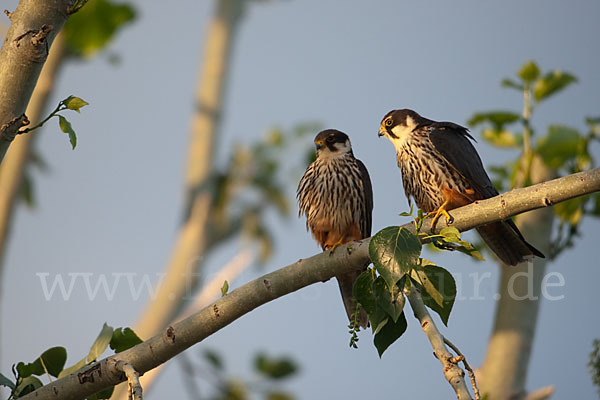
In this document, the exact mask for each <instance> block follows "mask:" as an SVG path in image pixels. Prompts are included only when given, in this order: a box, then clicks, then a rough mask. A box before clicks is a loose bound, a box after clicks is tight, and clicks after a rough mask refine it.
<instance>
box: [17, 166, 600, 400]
mask: <svg viewBox="0 0 600 400" xmlns="http://www.w3.org/2000/svg"><path fill="white" fill-rule="evenodd" d="M599 190H600V169H594V170H591V171H587V172H581V173H578V174H573V175H569V176H567V177H564V178H559V179H555V180H552V181H549V182H545V183H542V184H539V185H535V186H531V187H528V188H524V189H518V190H513V191H511V192H508V193H505V194H503V195H500V196H496V197H494V198H492V199H488V200H483V201H479V202H477V203H476V204H470V205H468V206H465V207H462V208H459V209H456V210H453V211H452V215H453V216H454V220H455V222H454V223H453V226H454V227H456V228H457V229H459V230H461V231H464V230H468V229H472V228H474V227H476V226H479V225H483V224H487V223H490V222H494V221H498V220H500V219H504V218H508V217H510V216H512V215H515V214H518V213H522V212H525V211H529V210H534V209H537V208H542V207H547V206H550V205H552V204H556V203H558V202H561V201H565V200H568V199H571V198H574V197H577V196H582V195H586V194H589V193H593V192H596V191H599ZM423 225H424V226H423V227H422V231H423V232H428V231H430V226H429V220H427V221H425V223H424V224H423ZM404 227H405V228H407V229H411V230H414V226H413V224H412V223H410V224H406V225H404ZM369 240H370V239H364V240H362V241H360V242H356V243H352V244H350V245H347V246H340V248H339V249H336V251H335V252H334V254H332V255H330V254H328V253H327V254H326V253H321V254H317V255H315V256H312V257H310V258H307V259H304V260H299V261H297V262H295V263H294V264H291V265H288V266H287V267H284V268H282V269H280V270H277V271H275V272H272V273H270V274H267V275H264V276H262V277H260V278H258V279H255V280H253V281H251V282H249V283H247V284H245V285H243V286H241V287H239V288H238V289H236V290H234V291H232V292H231V293H229V294H228V295H226V296H224V297H222V298H220V299H219V300H217V301H215V302H214V303H212V304H211V305H209V306H208V307H206V308H204V309H203V310H201V311H199V312H197V313H196V314H194V315H192V316H190V317H189V318H186V319H184V320H183V321H180V322H178V323H176V324H173V325H172V326H170V327H168V328H167V329H165V330H164V331H163V332H161V333H159V334H158V335H156V336H154V337H152V338H150V339H149V340H146V341H145V342H143V343H140V344H139V345H137V346H135V347H133V348H131V349H129V350H125V351H123V352H121V353H118V354H116V355H113V356H111V357H107V358H105V359H103V360H101V361H99V362H97V363H95V364H94V365H92V366H87V367H84V368H82V369H80V370H79V371H77V372H75V373H73V374H70V375H68V376H65V377H63V378H61V379H59V380H57V381H54V382H51V383H49V384H47V385H45V386H43V387H41V388H39V389H38V390H36V391H35V392H33V393H30V394H28V395H27V396H25V397H23V399H33V398H35V399H37V400H42V399H55V398H57V397H58V396H60V398H61V399H81V398H85V397H87V396H89V395H91V394H93V393H96V392H98V391H100V390H102V389H104V388H107V387H109V386H112V385H115V384H117V383H119V382H121V381H122V380H123V379H124V378H123V376H122V373H120V372H119V371H117V370H115V368H114V366H113V365H114V363H115V360H122V361H125V362H127V363H129V364H131V365H132V366H133V368H135V370H136V371H138V372H139V373H141V374H142V373H144V372H146V371H149V370H151V369H153V368H156V367H157V366H158V365H160V364H162V363H164V362H166V361H167V360H169V359H170V358H172V357H174V356H175V355H177V354H179V353H181V352H182V351H184V350H186V349H187V348H189V347H190V346H192V345H194V344H196V343H198V342H200V341H202V340H204V339H205V338H207V337H208V336H210V335H212V334H214V333H215V332H217V331H219V330H220V329H222V328H223V327H225V326H227V325H229V324H230V323H232V322H233V321H235V320H236V319H238V318H240V317H241V316H243V315H245V314H247V313H249V312H250V311H252V310H254V309H255V308H257V307H259V306H261V305H263V304H265V303H268V302H269V301H272V300H275V299H276V298H278V297H281V296H284V295H286V294H289V293H292V292H294V291H296V290H299V289H301V288H303V287H305V286H308V285H312V284H313V283H318V282H322V281H326V280H328V279H331V278H332V277H333V276H336V275H340V274H343V273H346V272H349V271H352V270H353V269H355V268H356V266H357V265H364V264H365V263H366V262H367V261H368V260H369V256H368V248H369Z"/></svg>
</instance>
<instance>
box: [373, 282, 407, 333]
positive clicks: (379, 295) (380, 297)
mask: <svg viewBox="0 0 600 400" xmlns="http://www.w3.org/2000/svg"><path fill="white" fill-rule="evenodd" d="M399 286H400V287H402V286H403V283H402V281H401V283H400V285H394V286H393V287H392V290H390V289H389V287H388V285H387V284H386V283H385V280H383V278H382V277H378V278H377V279H376V280H375V282H374V286H373V289H374V292H375V298H376V299H377V304H378V305H379V306H380V307H381V308H382V309H383V310H384V311H385V312H386V313H387V315H389V316H390V317H392V321H394V323H396V322H398V318H399V317H400V314H402V309H403V308H404V303H405V299H404V295H403V294H402V291H401V290H400V287H399Z"/></svg>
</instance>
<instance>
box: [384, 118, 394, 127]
mask: <svg viewBox="0 0 600 400" xmlns="http://www.w3.org/2000/svg"><path fill="white" fill-rule="evenodd" d="M385 126H392V119H391V118H389V119H386V120H385Z"/></svg>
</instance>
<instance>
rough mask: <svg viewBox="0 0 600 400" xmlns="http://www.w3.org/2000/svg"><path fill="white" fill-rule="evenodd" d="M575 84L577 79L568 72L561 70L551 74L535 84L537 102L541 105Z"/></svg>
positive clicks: (534, 91)
mask: <svg viewBox="0 0 600 400" xmlns="http://www.w3.org/2000/svg"><path fill="white" fill-rule="evenodd" d="M574 82H577V78H576V77H575V76H574V75H571V74H569V73H567V72H562V71H560V70H555V71H553V72H549V73H547V74H546V75H544V76H543V77H542V78H540V79H538V80H537V81H536V82H535V85H534V87H533V94H534V98H535V101H536V102H537V103H539V102H540V101H542V100H545V99H547V98H548V97H550V96H552V95H553V94H556V93H558V92H560V91H561V90H563V89H565V88H566V87H567V86H569V85H570V84H571V83H574Z"/></svg>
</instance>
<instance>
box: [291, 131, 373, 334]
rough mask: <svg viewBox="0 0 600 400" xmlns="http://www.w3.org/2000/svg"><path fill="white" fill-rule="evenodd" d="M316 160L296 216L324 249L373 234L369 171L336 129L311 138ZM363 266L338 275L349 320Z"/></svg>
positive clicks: (301, 189)
mask: <svg viewBox="0 0 600 400" xmlns="http://www.w3.org/2000/svg"><path fill="white" fill-rule="evenodd" d="M315 145H316V147H317V159H316V160H315V161H314V162H313V163H312V164H310V165H309V166H308V168H307V169H306V172H305V173H304V176H302V179H301V180H300V184H299V185H298V192H297V197H298V203H299V205H300V212H299V216H302V214H304V215H305V216H306V228H307V229H309V228H310V230H311V232H312V235H313V237H314V238H315V240H316V241H317V242H318V243H319V244H320V245H321V247H322V249H323V250H334V249H335V248H336V247H337V246H339V245H342V244H346V243H350V242H353V241H356V240H360V239H363V238H366V237H369V236H371V213H372V211H373V189H372V188H371V179H370V178H369V173H368V172H367V168H366V167H365V165H364V164H363V163H362V162H361V161H360V160H357V159H356V158H354V154H353V153H352V147H351V145H350V139H349V138H348V136H347V135H346V134H345V133H342V132H340V131H337V130H335V129H328V130H325V131H323V132H320V133H319V134H318V135H317V136H316V137H315ZM365 268H366V265H365V267H363V268H361V269H357V270H356V271H352V272H348V273H346V274H343V275H339V276H336V278H337V280H338V283H339V286H340V291H341V293H342V300H343V301H344V307H345V308H346V313H347V314H348V318H349V319H350V321H351V322H352V319H351V315H352V313H354V312H355V310H356V303H355V302H354V299H353V296H352V286H353V285H354V281H355V280H356V278H357V277H358V275H360V273H361V272H362V271H364V269H365ZM358 321H359V324H360V325H361V326H362V327H366V326H367V324H368V318H367V314H366V313H365V311H364V310H362V309H361V310H360V315H359V318H358Z"/></svg>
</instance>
